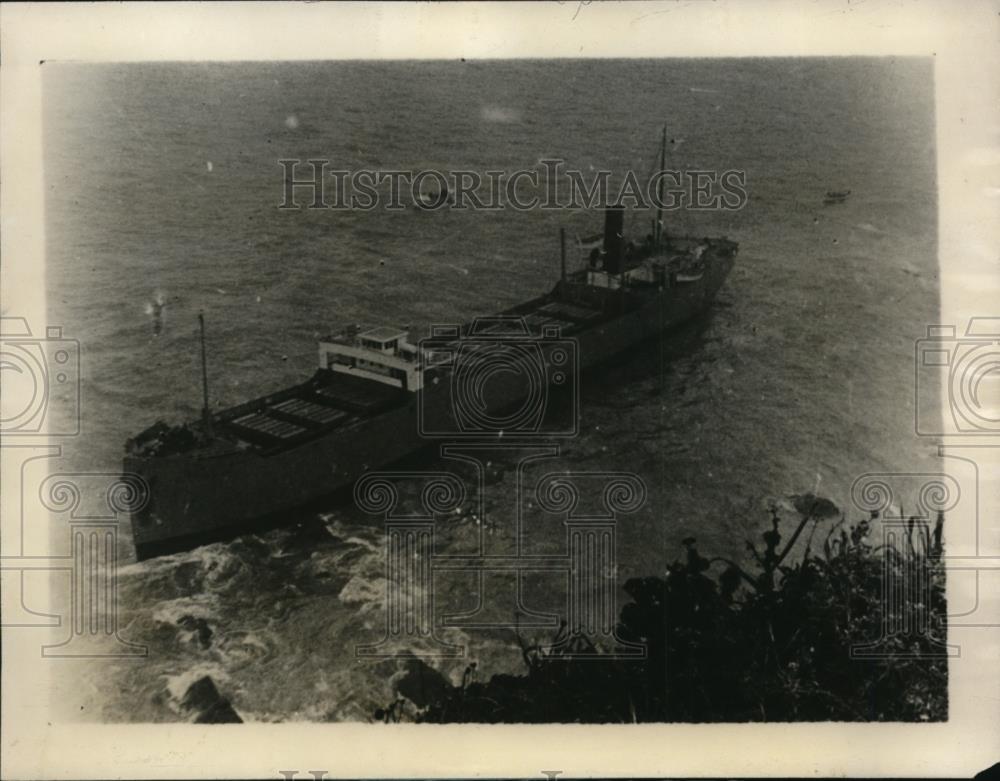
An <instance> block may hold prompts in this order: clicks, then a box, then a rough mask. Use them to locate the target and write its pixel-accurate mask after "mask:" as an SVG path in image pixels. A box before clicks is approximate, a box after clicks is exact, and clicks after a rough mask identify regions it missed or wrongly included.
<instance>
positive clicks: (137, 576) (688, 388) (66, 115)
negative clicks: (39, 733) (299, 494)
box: [42, 59, 938, 721]
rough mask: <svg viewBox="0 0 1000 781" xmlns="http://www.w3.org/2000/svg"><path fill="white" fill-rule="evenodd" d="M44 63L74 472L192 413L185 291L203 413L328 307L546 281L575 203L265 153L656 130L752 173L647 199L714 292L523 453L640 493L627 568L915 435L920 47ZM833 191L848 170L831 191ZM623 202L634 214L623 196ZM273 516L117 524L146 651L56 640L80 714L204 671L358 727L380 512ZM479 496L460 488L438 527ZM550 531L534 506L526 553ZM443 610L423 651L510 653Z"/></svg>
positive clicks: (604, 158)
mask: <svg viewBox="0 0 1000 781" xmlns="http://www.w3.org/2000/svg"><path fill="white" fill-rule="evenodd" d="M45 68H46V71H47V72H46V73H45V80H44V90H45V114H44V121H45V127H46V136H45V169H44V172H43V173H42V175H43V176H44V180H45V183H46V192H47V204H46V220H47V233H46V244H47V263H48V267H47V268H48V289H49V322H50V323H51V324H59V325H62V326H63V328H64V330H65V332H66V334H67V335H69V336H71V337H73V338H76V339H79V340H80V342H81V345H82V370H81V371H82V379H83V385H82V387H83V398H82V410H83V432H82V436H81V437H80V438H79V439H78V440H75V441H73V442H72V443H71V444H70V445H68V446H67V447H66V455H65V459H64V463H63V464H62V465H61V466H63V467H65V468H67V469H77V470H90V471H95V470H96V471H100V470H106V471H109V472H113V471H115V470H116V469H118V468H120V458H121V454H122V447H123V443H124V440H125V439H126V438H127V437H128V436H130V435H132V434H135V433H137V432H138V431H139V430H141V429H143V428H145V427H146V426H148V425H150V424H151V423H153V422H154V421H155V420H156V419H158V418H164V419H167V420H174V421H180V420H183V419H186V418H190V417H194V416H196V415H197V413H198V408H199V406H200V403H201V401H200V399H201V396H200V394H201V389H200V365H199V359H198V352H197V340H196V329H197V320H196V315H197V313H198V312H199V311H204V312H205V315H206V319H207V323H208V334H209V336H208V344H209V384H210V387H211V394H212V403H213V404H214V405H218V406H226V405H230V404H233V403H236V402H239V401H242V400H244V399H246V398H249V397H251V396H253V395H257V394H260V393H263V392H266V391H269V390H273V389H277V388H281V387H283V386H286V385H288V384H291V383H293V382H297V381H301V380H302V379H304V378H306V377H307V376H309V375H310V374H311V373H312V372H313V369H314V363H315V341H316V339H317V337H318V336H319V335H321V334H325V333H328V332H330V331H333V330H335V329H339V328H340V327H342V326H343V325H345V324H347V323H355V322H357V323H370V324H373V325H376V324H383V323H384V324H391V325H410V326H412V327H413V328H415V329H426V327H427V326H428V325H429V324H430V323H433V322H464V321H466V320H468V319H470V318H471V317H473V316H475V315H480V314H489V313H491V312H494V311H497V310H499V309H502V308H505V307H507V306H510V305H512V304H515V303H517V302H519V301H521V300H524V299H526V298H529V297H532V296H534V295H536V294H538V293H540V292H542V291H544V290H547V289H548V288H549V287H550V286H551V285H552V283H553V281H554V279H555V278H556V276H557V275H558V268H559V250H558V243H557V242H558V229H559V227H565V228H567V229H568V231H569V232H570V234H571V235H572V234H573V233H577V234H581V235H586V234H592V233H595V232H597V231H599V230H600V229H601V216H600V215H599V214H596V213H590V212H586V211H572V212H570V211H547V212H546V211H539V210H533V211H528V212H519V211H513V210H506V211H494V212H458V211H453V212H448V211H444V212H436V213H428V212H424V211H421V210H418V209H413V208H409V209H404V210H402V211H398V212H392V211H385V210H374V211H370V212H358V211H310V210H279V209H278V208H277V205H278V204H279V203H280V201H281V197H282V172H281V168H280V167H279V165H278V162H277V161H278V160H279V159H281V158H299V159H308V158H320V159H328V160H330V161H331V168H342V169H357V168H362V167H366V168H374V169H422V168H430V167H439V168H442V169H458V168H464V169H472V170H477V171H486V170H494V169H501V170H516V169H519V168H533V167H537V165H538V161H539V160H541V159H543V158H560V159H562V160H565V161H566V167H567V168H575V169H579V170H581V171H585V172H587V171H590V170H591V167H593V169H601V168H605V167H606V168H610V169H611V170H612V171H614V172H615V173H616V176H619V175H621V174H622V173H623V172H624V171H626V170H628V169H633V170H635V171H636V172H637V173H638V174H640V175H644V174H646V173H647V172H649V171H650V170H651V168H652V165H653V163H654V162H655V155H656V153H657V147H658V136H659V132H660V127H661V126H662V125H663V124H664V123H666V124H667V126H668V129H669V130H668V133H669V135H670V137H671V138H672V140H673V143H672V144H671V145H670V148H669V156H670V159H669V163H670V165H671V166H672V167H674V168H681V169H688V170H694V169H703V170H726V169H741V170H745V171H746V176H747V191H748V193H749V196H750V197H749V201H748V203H747V205H746V207H745V208H744V209H743V210H741V211H738V212H673V213H670V214H668V215H667V218H668V228H669V229H671V230H673V231H675V232H691V233H693V234H696V235H728V236H729V237H730V238H733V239H735V240H737V241H739V242H740V247H741V249H740V256H739V260H738V263H737V266H736V268H735V269H734V271H733V273H732V275H731V276H730V278H729V280H728V282H727V284H726V286H725V288H724V289H723V291H722V292H721V294H720V295H719V298H718V300H717V302H716V304H715V306H714V308H713V310H712V312H711V313H710V315H709V316H708V317H706V318H703V319H702V320H701V321H699V322H698V323H695V324H693V325H692V326H689V327H687V328H685V329H684V330H683V331H682V332H680V333H679V334H677V335H676V336H675V337H674V338H673V339H672V340H670V342H669V343H665V344H652V345H645V346H642V347H640V348H637V349H636V350H634V351H632V352H631V353H629V354H628V355H625V356H622V357H621V358H620V359H619V360H617V361H615V363H614V364H613V365H612V366H609V367H606V368H605V369H604V370H602V371H601V372H599V373H596V374H595V375H593V376H590V377H588V378H587V380H586V382H585V384H584V387H583V389H582V396H581V397H582V403H581V434H580V436H579V437H577V438H576V439H574V440H572V441H570V442H568V443H564V445H563V451H562V454H561V455H560V456H559V457H558V458H556V459H553V460H552V462H551V464H549V465H547V466H546V469H553V468H558V469H575V470H587V471H593V470H613V471H614V470H617V471H623V470H624V471H633V472H635V473H637V474H639V475H640V476H641V477H642V478H643V480H644V481H645V482H646V483H647V485H648V486H649V496H648V500H647V502H646V505H645V506H644V508H643V509H642V510H640V511H639V512H636V513H634V514H632V515H629V516H625V517H623V518H622V519H621V520H620V521H619V524H618V527H617V544H618V579H619V583H624V582H625V580H626V579H627V578H629V577H633V576H638V575H652V574H659V573H662V572H663V570H664V568H665V566H666V564H667V563H668V562H670V561H672V560H673V559H674V558H675V557H676V556H677V555H678V554H679V552H680V550H681V545H680V540H682V539H683V538H685V537H688V536H694V537H696V538H697V540H698V544H699V547H700V549H701V550H703V551H704V552H707V553H712V554H718V555H733V556H742V555H743V553H744V550H745V549H744V540H745V538H746V536H747V535H752V534H755V533H757V531H758V530H759V527H760V525H761V524H762V523H763V522H765V521H766V520H767V513H766V508H767V506H768V503H769V502H770V501H772V500H773V499H775V498H776V497H782V496H787V495H789V494H794V493H804V492H807V491H815V492H817V493H819V494H822V495H824V496H828V497H830V498H831V499H832V500H833V501H834V502H836V503H837V504H838V505H839V506H840V507H842V508H844V509H845V511H846V512H848V515H852V514H856V513H852V511H851V507H850V486H851V484H852V482H853V481H854V480H855V478H857V477H858V476H860V475H862V474H863V473H865V472H872V471H919V470H920V469H921V468H927V467H928V465H929V463H930V461H931V459H932V456H933V448H932V444H929V443H928V442H927V441H926V440H924V441H918V440H917V438H916V437H915V436H914V434H913V402H912V397H913V394H912V386H913V381H914V374H913V342H914V340H915V339H916V338H919V337H920V335H921V334H922V333H923V332H924V330H925V325H926V324H927V323H933V322H936V318H937V306H938V304H937V301H938V296H937V289H938V277H937V275H938V271H937V261H936V203H935V158H934V118H933V84H932V69H931V66H930V65H929V64H928V63H927V62H924V61H914V60H892V59H836V60H833V59H830V60H823V59H817V60H780V59H777V60H742V61H720V60H701V61H695V60H689V61H671V60H663V61H652V60H641V61H558V62H524V61H522V62H501V61H497V62H447V63H445V62H441V63H436V62H424V63H403V62H399V63H370V62H357V63H278V64H205V65H199V64H142V65H128V64H125V65H109V66H73V65H60V64H47V65H46V66H45ZM828 190H850V191H851V195H850V197H849V198H848V199H847V200H846V201H845V202H844V203H842V204H839V205H835V206H824V205H823V196H824V194H825V192H826V191H828ZM629 220H630V223H631V225H632V229H633V230H634V231H635V232H642V233H645V232H646V228H645V226H646V225H648V215H647V214H635V215H630V217H629ZM629 227H630V226H629V224H627V229H628V228H629ZM156 301H162V302H164V306H163V309H162V327H161V329H160V331H159V333H157V332H156V330H155V329H154V318H153V316H152V314H151V312H152V311H153V309H154V307H153V304H154V302H156ZM506 466H509V465H506ZM437 467H438V468H442V464H441V463H438V464H437ZM510 474H511V473H510V472H509V471H507V472H505V473H504V475H505V476H504V477H503V478H502V479H501V481H500V483H499V486H500V488H501V489H502V488H503V487H504V486H506V487H507V488H509V489H511V490H513V489H512V486H511V480H512V478H511V477H510ZM500 504H502V502H498V504H497V506H495V507H494V508H493V509H494V510H495V511H496V512H498V513H500V512H502V508H501V507H500V506H499V505H500ZM295 520H296V524H295V525H294V526H292V527H289V528H287V529H280V530H276V531H273V532H270V533H267V534H260V535H253V536H247V537H244V538H241V539H239V540H235V541H233V542H229V543H220V544H214V545H209V546H205V547H202V548H200V549H198V550H195V551H192V552H190V553H185V554H178V555H174V556H170V557H164V558H160V559H156V560H152V561H148V562H142V563H135V562H134V557H133V559H132V561H131V563H130V561H129V560H130V557H132V552H131V544H130V540H129V534H128V529H127V528H123V529H122V534H121V551H120V553H121V556H122V558H123V560H124V563H123V566H122V568H121V570H120V578H119V581H120V582H119V600H120V605H121V616H120V624H121V626H122V635H123V636H126V637H128V639H130V640H132V641H135V642H141V643H144V644H146V645H147V646H148V648H149V655H148V657H147V658H146V659H145V660H143V661H140V662H136V661H125V660H123V661H118V662H113V663H108V664H96V663H88V664H84V663H79V664H78V666H77V667H76V668H74V669H73V670H72V671H71V672H69V673H68V674H70V675H71V676H72V677H73V678H74V680H75V682H76V684H77V686H76V689H77V691H78V698H79V700H80V703H79V711H80V713H82V714H83V716H85V717H88V718H92V719H100V720H140V721H164V720H176V719H179V718H182V716H181V715H180V714H179V712H178V709H177V699H178V697H179V696H180V695H182V694H183V692H184V690H185V688H186V686H187V684H188V683H189V682H190V681H192V680H194V679H195V678H196V677H198V676H199V675H201V674H205V673H207V674H210V675H212V677H213V678H214V679H215V680H216V682H217V683H218V685H219V688H220V690H222V691H223V693H224V694H226V695H227V696H228V697H230V698H231V699H232V701H233V704H234V705H235V707H236V709H237V710H238V711H239V712H240V713H241V715H243V716H244V717H245V718H247V719H256V720H293V719H323V720H349V719H368V718H369V717H370V716H371V714H372V712H373V710H374V709H375V708H376V707H378V706H382V705H385V704H386V703H387V702H388V701H389V700H390V699H391V697H392V693H391V679H392V676H393V674H394V673H395V671H396V670H397V669H398V663H397V662H395V661H383V662H371V661H359V660H357V659H356V658H355V654H354V648H355V645H356V644H358V643H365V642H372V641H375V640H377V639H378V636H379V634H380V633H381V631H382V630H381V626H382V621H383V617H382V615H383V614H382V612H381V611H382V607H383V602H384V584H385V580H384V578H385V563H384V557H383V553H382V551H383V548H382V545H383V533H382V526H381V523H380V521H379V519H377V518H372V517H370V516H365V515H363V514H362V513H360V512H359V511H358V510H356V509H353V508H351V507H345V506H336V505H332V506H330V507H328V508H324V509H323V510H322V511H320V512H318V513H315V514H312V515H310V516H308V517H296V518H295ZM479 522H482V519H477V518H474V517H472V516H471V515H470V514H467V513H460V514H458V516H457V517H456V518H455V519H454V521H453V522H450V525H447V524H446V526H447V528H443V529H440V530H439V532H440V540H439V544H440V545H441V546H443V548H444V549H445V550H447V549H448V546H449V545H452V544H454V545H455V546H460V545H461V541H462V539H463V538H464V537H463V535H464V536H465V537H467V536H468V535H469V534H470V533H471V532H470V530H472V529H474V528H475V525H476V523H479ZM500 525H502V524H500ZM497 533H498V534H501V533H502V532H497ZM560 540H561V537H560V532H559V530H558V528H557V527H555V526H553V527H552V528H541V527H540V528H538V529H534V530H533V531H532V533H531V535H527V536H526V539H525V545H526V546H528V547H531V546H535V549H536V550H539V551H542V552H544V551H546V550H556V549H557V548H558V545H559V544H560ZM543 581H544V578H543V579H541V581H540V582H539V584H538V589H537V591H538V593H537V595H536V597H537V600H538V604H540V605H545V606H546V607H550V608H551V607H553V603H554V599H553V598H552V594H553V593H554V591H553V589H549V588H547V587H546V586H545V583H544V582H543ZM442 590H443V594H442V599H443V600H444V602H445V603H447V604H448V605H449V606H450V607H451V608H452V609H454V610H456V611H461V610H469V609H471V608H472V606H473V605H474V603H475V594H474V588H472V587H471V586H470V585H469V584H463V583H462V582H456V583H453V584H451V585H448V586H442ZM536 597H532V598H533V599H534V598H536ZM623 599H624V597H623ZM546 600H548V604H546ZM555 601H557V600H555ZM447 634H448V637H449V639H451V640H453V641H454V642H461V643H463V644H465V645H466V646H467V647H468V657H467V658H466V659H465V660H458V661H435V662H433V664H435V665H436V666H438V667H440V669H441V670H442V671H443V672H444V673H445V674H446V675H449V676H451V677H452V678H453V679H456V676H457V677H458V678H460V677H461V674H462V670H463V669H464V667H465V665H466V664H468V662H469V661H477V662H478V664H479V668H480V671H482V672H484V673H486V674H489V673H490V672H500V671H518V670H520V669H521V661H520V650H519V648H518V646H517V643H516V640H515V638H514V636H513V634H512V633H510V632H504V631H478V630H468V631H458V630H453V631H450V632H449V633H447ZM67 669H68V668H67ZM76 710H77V708H76V707H75V706H74V711H76Z"/></svg>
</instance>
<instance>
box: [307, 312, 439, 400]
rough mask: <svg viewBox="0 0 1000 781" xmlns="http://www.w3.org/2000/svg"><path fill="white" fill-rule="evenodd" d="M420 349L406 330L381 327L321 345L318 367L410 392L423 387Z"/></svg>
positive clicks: (348, 332) (328, 340)
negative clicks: (412, 341) (411, 340)
mask: <svg viewBox="0 0 1000 781" xmlns="http://www.w3.org/2000/svg"><path fill="white" fill-rule="evenodd" d="M419 357H420V348H419V347H418V346H417V345H415V344H413V343H411V342H410V341H409V334H408V333H407V331H405V330H401V329H398V328H391V327H389V326H379V327H378V328H371V329H369V330H367V331H362V332H358V331H357V329H349V330H348V331H346V332H345V333H344V334H341V335H340V336H335V337H332V338H329V339H326V340H323V341H321V342H320V343H319V367H320V368H321V369H328V370H330V371H333V372H338V373H341V374H350V375H353V376H356V377H364V378H366V379H369V380H375V381H376V382H380V383H382V384H384V385H392V386H394V387H397V388H402V389H403V390H407V391H418V390H420V388H422V387H423V371H422V366H421V365H420V361H419V360H418V359H419Z"/></svg>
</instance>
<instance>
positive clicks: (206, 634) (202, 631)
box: [177, 615, 212, 649]
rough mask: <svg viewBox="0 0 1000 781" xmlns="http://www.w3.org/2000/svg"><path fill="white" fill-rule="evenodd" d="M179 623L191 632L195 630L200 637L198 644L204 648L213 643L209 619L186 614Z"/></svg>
mask: <svg viewBox="0 0 1000 781" xmlns="http://www.w3.org/2000/svg"><path fill="white" fill-rule="evenodd" d="M177 624H178V625H179V626H181V627H182V628H184V629H187V630H188V631H189V632H194V633H195V634H196V636H197V638H198V645H200V646H201V647H202V648H203V649H205V648H208V647H209V646H210V645H211V644H212V627H210V626H209V625H208V621H206V620H205V619H204V618H196V617H195V616H191V615H185V616H181V619H180V620H179V621H178V622H177Z"/></svg>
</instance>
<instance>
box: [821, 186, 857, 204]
mask: <svg viewBox="0 0 1000 781" xmlns="http://www.w3.org/2000/svg"><path fill="white" fill-rule="evenodd" d="M850 194H851V191H850V190H827V193H826V196H825V197H824V198H823V203H824V204H826V205H827V206H831V205H832V204H835V203H843V202H844V201H846V200H847V196H848V195H850Z"/></svg>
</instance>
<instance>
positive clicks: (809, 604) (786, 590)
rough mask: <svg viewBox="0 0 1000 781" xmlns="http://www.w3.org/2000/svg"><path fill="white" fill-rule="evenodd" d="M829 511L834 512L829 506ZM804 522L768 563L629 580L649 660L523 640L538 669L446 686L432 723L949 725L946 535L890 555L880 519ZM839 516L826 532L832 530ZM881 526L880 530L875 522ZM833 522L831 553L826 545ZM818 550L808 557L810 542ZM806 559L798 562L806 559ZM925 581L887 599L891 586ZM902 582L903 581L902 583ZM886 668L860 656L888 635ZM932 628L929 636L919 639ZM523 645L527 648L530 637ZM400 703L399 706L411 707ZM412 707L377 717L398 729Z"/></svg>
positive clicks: (638, 633) (820, 514)
mask: <svg viewBox="0 0 1000 781" xmlns="http://www.w3.org/2000/svg"><path fill="white" fill-rule="evenodd" d="M824 503H825V504H824ZM796 506H797V507H798V508H799V510H800V515H801V517H800V520H799V523H798V525H797V527H796V529H795V530H794V532H793V534H792V535H791V537H790V538H789V540H788V541H787V542H785V543H784V544H782V535H781V532H780V528H779V527H780V525H781V519H780V517H779V513H778V510H777V509H773V510H772V517H771V525H770V528H769V529H768V530H767V531H765V532H764V533H763V535H762V537H763V543H764V545H763V550H758V549H757V548H756V547H755V546H754V545H752V544H750V543H748V549H749V558H750V559H751V561H752V566H750V567H749V568H748V569H745V568H744V567H742V566H740V565H738V564H737V563H735V562H732V561H729V560H727V559H722V558H715V559H706V558H704V557H703V556H702V555H701V554H700V553H699V552H698V549H697V547H696V545H695V540H694V539H693V538H689V539H687V540H685V541H684V546H685V555H684V558H683V559H682V560H679V561H676V562H674V563H673V564H672V565H670V566H669V567H668V569H667V573H666V576H665V577H647V578H637V579H633V580H630V581H628V582H627V583H626V584H625V590H626V592H627V593H628V594H629V596H630V597H631V599H632V601H631V602H630V603H629V604H627V605H625V606H624V607H623V608H622V610H621V614H620V620H619V624H618V629H617V635H618V637H619V638H620V639H621V640H624V641H629V642H635V643H643V644H644V645H645V646H646V649H647V654H646V657H645V658H644V659H621V658H619V659H613V658H610V657H609V656H608V655H607V654H606V653H602V652H601V651H600V650H599V649H597V648H594V647H593V645H592V644H591V643H590V642H589V641H588V639H587V638H586V637H584V636H582V635H575V636H570V635H568V633H567V631H566V628H565V627H564V628H563V629H562V630H560V633H559V635H558V636H557V637H556V638H554V639H553V640H552V642H551V643H550V644H548V645H545V646H529V645H527V644H525V643H524V641H523V640H521V642H522V649H523V652H524V660H525V664H526V667H527V672H526V673H525V674H524V675H518V676H513V675H495V676H493V677H492V678H490V679H489V680H488V681H486V682H477V681H474V680H473V677H474V672H475V665H471V666H470V667H469V668H468V669H467V670H466V676H465V680H464V681H463V683H462V684H461V685H460V686H451V685H450V684H449V685H447V686H445V687H444V688H443V689H441V691H440V695H439V696H437V697H436V698H434V699H433V701H431V702H429V703H424V704H422V706H421V709H420V710H419V711H418V712H417V719H418V720H420V721H429V722H506V723H510V722H534V723H540V722H658V721H680V722H702V721H828V720H836V721H938V720H944V719H946V718H947V675H948V668H947V658H946V657H945V656H944V655H943V642H944V638H945V632H946V621H945V616H946V605H945V592H944V567H943V565H942V564H941V552H942V548H941V530H942V525H943V520H944V519H943V517H942V516H938V518H937V522H936V525H935V528H934V530H933V532H930V531H929V530H928V529H927V527H926V525H925V524H918V523H917V522H916V521H915V520H914V519H911V521H910V523H909V527H908V529H907V534H906V535H905V545H903V546H902V547H893V548H889V547H886V546H884V545H874V544H872V542H870V540H869V537H870V536H871V535H870V532H871V529H872V523H871V522H870V521H862V522H860V523H857V524H855V525H853V526H848V525H846V524H845V521H844V518H843V517H842V516H841V518H840V522H839V523H836V522H834V520H833V518H832V517H831V512H830V509H831V508H833V517H835V516H836V514H837V512H838V511H836V508H834V507H833V505H832V504H831V503H830V502H828V501H827V500H825V499H820V498H817V497H814V496H812V495H808V494H807V495H806V496H804V497H797V502H796ZM821 519H823V520H821ZM874 519H875V518H874V516H873V518H872V520H873V521H874ZM827 523H829V524H830V525H832V528H831V529H829V530H828V531H827V532H826V534H825V535H824V537H825V538H824V540H823V544H822V546H821V548H822V549H821V550H820V551H814V550H813V549H812V548H813V537H814V535H815V532H816V531H817V529H818V528H821V527H822V525H824V524H827ZM810 525H811V526H812V529H811V531H810V535H809V539H808V541H806V542H805V543H804V544H803V545H799V546H798V547H795V545H796V542H797V541H798V540H799V538H800V535H801V534H802V532H803V530H805V529H806V528H807V527H808V526H810ZM793 550H795V551H799V552H798V553H797V555H796V556H795V558H796V559H797V563H794V564H789V563H787V562H788V560H789V559H790V558H791V553H792V551H793ZM904 578H907V579H909V580H908V582H909V583H910V584H911V586H912V584H914V583H915V582H917V581H919V580H920V579H923V580H922V582H924V583H926V584H927V587H926V588H925V589H922V590H921V589H914V588H912V587H911V588H910V589H909V590H908V591H906V592H905V595H906V596H905V597H904V598H903V599H894V600H885V599H884V598H883V581H884V580H885V581H887V582H889V583H892V582H896V583H897V584H900V583H902V582H903V579H904ZM893 579H896V580H895V581H893ZM904 617H905V618H907V619H908V620H909V622H910V624H909V626H910V627H911V629H912V631H906V632H897V633H896V634H891V633H890V634H889V635H888V636H886V637H885V639H883V640H882V641H881V642H879V644H878V647H877V654H878V656H877V658H873V659H857V658H852V655H851V649H852V647H861V646H866V645H868V646H870V645H871V644H872V643H875V642H876V641H878V640H879V639H880V638H882V637H883V636H884V635H886V633H885V632H884V631H883V627H884V626H890V627H893V626H901V625H902V621H903V619H904ZM914 627H923V629H913V628H914ZM519 639H520V636H519ZM397 705H398V704H397ZM399 710H400V709H399V708H398V707H393V708H390V709H388V710H382V711H380V712H379V713H378V715H377V718H380V719H384V720H394V719H396V718H398V712H399Z"/></svg>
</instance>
